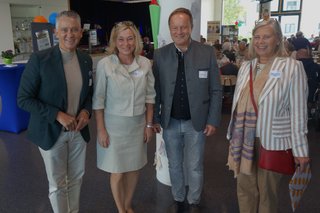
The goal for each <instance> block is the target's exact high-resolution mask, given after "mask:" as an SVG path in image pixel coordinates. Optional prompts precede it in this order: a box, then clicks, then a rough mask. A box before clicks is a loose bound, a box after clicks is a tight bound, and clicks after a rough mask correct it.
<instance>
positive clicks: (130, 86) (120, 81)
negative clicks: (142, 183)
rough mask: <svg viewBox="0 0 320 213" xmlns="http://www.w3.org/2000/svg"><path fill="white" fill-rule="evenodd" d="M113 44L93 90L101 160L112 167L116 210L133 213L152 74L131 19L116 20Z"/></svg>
mask: <svg viewBox="0 0 320 213" xmlns="http://www.w3.org/2000/svg"><path fill="white" fill-rule="evenodd" d="M109 45H110V49H109V51H110V53H112V54H111V55H109V56H107V57H105V58H103V59H102V60H100V61H99V62H98V66H97V75H96V83H95V89H94V96H93V109H94V112H95V118H96V122H97V140H98V143H97V166H98V168H99V169H101V170H103V171H106V172H109V173H111V176H110V185H111V190H112V195H113V198H114V200H115V203H116V205H117V208H118V212H119V213H133V209H132V204H131V203H132V197H133V194H134V190H135V188H136V185H137V182H138V177H139V170H140V169H141V168H142V167H143V166H144V165H146V163H147V145H146V143H148V142H149V141H150V140H151V137H152V134H153V129H152V127H153V126H152V116H153V104H154V101H155V100H154V97H155V91H154V77H153V74H152V70H151V63H150V61H149V60H148V59H147V58H145V57H143V56H140V55H139V54H140V53H141V51H142V42H141V37H140V34H139V31H138V30H137V28H136V27H135V26H134V24H133V23H132V22H129V21H124V22H120V23H118V24H116V25H115V26H114V27H113V29H112V31H111V36H110V43H109Z"/></svg>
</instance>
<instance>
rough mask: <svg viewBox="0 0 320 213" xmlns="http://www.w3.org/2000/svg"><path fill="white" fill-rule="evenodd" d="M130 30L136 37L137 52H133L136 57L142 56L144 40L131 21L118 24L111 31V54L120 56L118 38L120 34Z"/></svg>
mask: <svg viewBox="0 0 320 213" xmlns="http://www.w3.org/2000/svg"><path fill="white" fill-rule="evenodd" d="M127 29H130V30H131V32H132V33H133V35H134V38H135V50H134V52H133V55H134V56H138V55H140V54H141V52H142V48H143V46H142V40H141V35H140V33H139V31H138V29H137V27H136V26H135V25H134V24H133V22H131V21H122V22H118V23H116V24H115V25H114V26H113V28H112V31H111V35H110V41H109V48H108V52H109V53H111V54H118V53H119V50H118V48H117V46H116V40H117V37H118V35H119V33H120V32H122V31H124V30H127Z"/></svg>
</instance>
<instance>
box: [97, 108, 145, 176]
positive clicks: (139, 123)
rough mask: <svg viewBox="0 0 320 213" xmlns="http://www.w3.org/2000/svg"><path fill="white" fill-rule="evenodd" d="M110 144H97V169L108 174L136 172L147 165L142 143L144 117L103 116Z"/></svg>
mask: <svg viewBox="0 0 320 213" xmlns="http://www.w3.org/2000/svg"><path fill="white" fill-rule="evenodd" d="M105 126H106V129H107V132H108V134H109V139H110V144H109V146H108V148H103V147H102V146H100V144H99V143H98V142H97V167H98V168H99V169H101V170H103V171H106V172H110V173H124V172H130V171H136V170H139V169H141V168H142V167H143V166H145V165H146V164H147V144H146V143H144V142H143V136H144V128H145V115H144V114H142V115H138V116H133V117H126V116H117V115H110V114H105Z"/></svg>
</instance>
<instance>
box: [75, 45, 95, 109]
mask: <svg viewBox="0 0 320 213" xmlns="http://www.w3.org/2000/svg"><path fill="white" fill-rule="evenodd" d="M76 52H77V57H78V61H79V65H80V70H81V75H82V89H81V93H80V103H83V98H84V97H85V95H84V94H87V90H88V89H89V87H90V85H89V84H90V81H92V70H88V68H89V69H90V65H89V61H88V60H87V59H86V57H84V56H83V55H82V54H81V53H80V52H79V51H78V50H76ZM90 79H91V80H90Z"/></svg>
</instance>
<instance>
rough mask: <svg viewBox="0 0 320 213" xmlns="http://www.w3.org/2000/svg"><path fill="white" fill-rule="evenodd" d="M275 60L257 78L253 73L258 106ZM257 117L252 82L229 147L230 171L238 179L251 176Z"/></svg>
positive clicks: (245, 91) (241, 102) (236, 115)
mask: <svg viewBox="0 0 320 213" xmlns="http://www.w3.org/2000/svg"><path fill="white" fill-rule="evenodd" d="M272 62H273V60H270V62H269V63H268V64H266V65H265V67H264V69H263V70H262V71H261V73H260V74H259V75H258V76H257V77H256V73H257V72H256V70H254V71H252V78H253V79H254V80H253V79H252V80H253V95H254V100H255V102H256V105H257V106H258V100H259V96H260V93H261V91H262V90H263V88H264V85H265V83H266V81H267V80H268V77H269V72H270V68H271V65H272ZM256 124H257V115H256V113H255V111H254V107H253V104H252V101H251V99H250V81H248V83H247V84H246V86H245V87H244V89H243V90H242V92H241V94H240V97H239V101H238V103H237V107H236V111H235V113H234V122H233V124H232V129H231V132H232V138H231V140H230V146H229V156H228V163H227V165H228V166H229V169H230V170H233V171H234V176H235V177H237V175H238V174H239V172H241V173H243V174H247V175H251V174H252V171H253V161H254V157H255V156H254V141H255V136H256Z"/></svg>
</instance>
